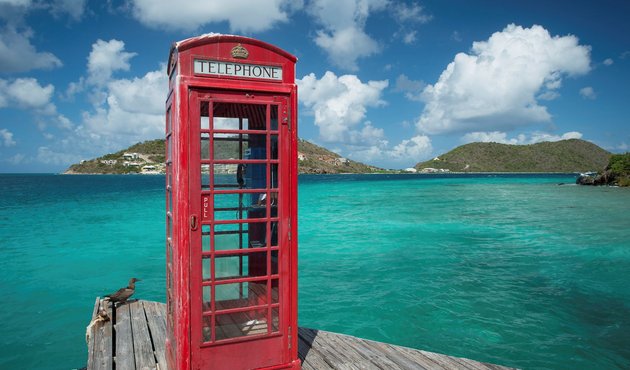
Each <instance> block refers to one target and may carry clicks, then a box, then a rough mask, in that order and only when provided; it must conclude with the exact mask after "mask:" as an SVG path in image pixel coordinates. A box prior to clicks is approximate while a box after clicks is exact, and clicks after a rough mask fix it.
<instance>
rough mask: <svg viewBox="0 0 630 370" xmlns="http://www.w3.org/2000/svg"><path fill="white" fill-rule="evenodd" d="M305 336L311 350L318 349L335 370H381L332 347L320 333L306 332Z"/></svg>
mask: <svg viewBox="0 0 630 370" xmlns="http://www.w3.org/2000/svg"><path fill="white" fill-rule="evenodd" d="M304 334H305V335H304V338H305V339H306V340H307V341H310V342H311V343H312V347H311V348H316V349H317V350H318V351H319V352H320V353H321V354H322V355H323V356H324V358H325V359H326V362H327V363H329V364H330V365H331V367H332V368H333V369H340V370H358V369H361V370H363V369H370V370H380V369H378V368H377V367H375V366H374V365H373V364H372V363H370V362H369V361H365V359H362V358H356V357H355V358H352V357H350V356H348V354H347V353H346V352H345V351H344V350H342V349H340V348H336V347H334V346H332V345H331V343H330V342H327V341H325V340H324V339H322V338H321V337H320V335H319V332H318V331H315V330H313V331H310V332H309V331H305V332H304ZM344 349H345V348H344Z"/></svg>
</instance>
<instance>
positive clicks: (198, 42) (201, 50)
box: [167, 33, 297, 83]
mask: <svg viewBox="0 0 630 370" xmlns="http://www.w3.org/2000/svg"><path fill="white" fill-rule="evenodd" d="M235 45H242V46H243V47H246V48H247V52H248V54H249V55H246V56H245V57H242V56H241V57H238V56H234V54H231V51H232V49H233V48H234V46H235ZM184 54H189V55H190V56H192V57H193V58H191V60H192V59H194V57H195V56H199V55H204V56H208V55H212V56H216V57H217V58H220V59H223V60H228V61H234V62H237V63H260V64H276V65H282V66H283V67H284V68H285V69H286V72H288V73H286V74H285V75H284V76H283V78H282V82H284V83H295V82H294V81H295V72H294V71H295V68H294V66H295V63H296V62H297V58H296V57H295V56H294V55H292V54H290V53H288V52H286V51H284V50H282V49H280V48H279V47H276V46H274V45H271V44H268V43H266V42H263V41H260V40H256V39H253V38H250V37H244V36H236V35H226V34H218V33H208V34H205V35H201V36H197V37H191V38H188V39H185V40H181V41H178V42H175V43H173V45H172V46H171V50H170V54H169V60H168V66H169V67H168V71H167V73H168V74H169V75H172V74H173V73H174V71H175V69H174V67H175V66H176V65H177V64H178V59H180V60H181V61H184V57H183V56H184ZM186 59H188V58H186ZM183 64H184V65H177V74H182V75H193V74H194V72H193V68H192V65H188V64H191V63H183Z"/></svg>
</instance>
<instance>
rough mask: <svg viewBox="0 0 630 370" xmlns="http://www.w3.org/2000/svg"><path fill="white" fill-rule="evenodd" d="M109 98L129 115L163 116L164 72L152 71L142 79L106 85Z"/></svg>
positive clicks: (165, 79)
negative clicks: (114, 98)
mask: <svg viewBox="0 0 630 370" xmlns="http://www.w3.org/2000/svg"><path fill="white" fill-rule="evenodd" d="M108 86H109V92H110V95H111V96H114V97H116V100H117V101H118V102H119V104H120V107H121V108H122V109H124V110H125V111H127V112H130V113H147V114H158V115H163V114H164V100H165V99H166V91H167V89H168V80H167V75H166V72H165V71H164V70H158V71H152V72H149V73H147V74H145V75H144V76H143V77H142V78H137V77H135V78H134V79H132V80H126V79H122V80H114V81H112V82H110V83H109V84H108Z"/></svg>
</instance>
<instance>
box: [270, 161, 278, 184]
mask: <svg viewBox="0 0 630 370" xmlns="http://www.w3.org/2000/svg"><path fill="white" fill-rule="evenodd" d="M270 170H271V173H270V175H271V188H272V189H277V188H278V165H277V164H272V165H271V169H270Z"/></svg>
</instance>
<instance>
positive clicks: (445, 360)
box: [417, 350, 482, 370]
mask: <svg viewBox="0 0 630 370" xmlns="http://www.w3.org/2000/svg"><path fill="white" fill-rule="evenodd" d="M417 352H419V353H421V354H422V355H424V356H426V357H428V358H430V359H432V360H433V361H434V362H436V363H439V364H441V365H442V366H443V367H444V368H446V369H466V370H482V368H480V367H479V366H478V365H477V364H476V363H475V362H474V361H471V362H465V361H462V359H460V358H457V357H451V356H446V355H441V354H438V353H434V352H427V351H422V350H417Z"/></svg>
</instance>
